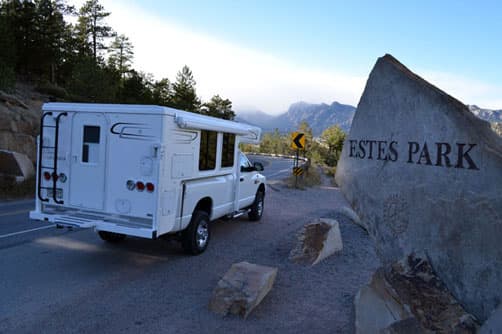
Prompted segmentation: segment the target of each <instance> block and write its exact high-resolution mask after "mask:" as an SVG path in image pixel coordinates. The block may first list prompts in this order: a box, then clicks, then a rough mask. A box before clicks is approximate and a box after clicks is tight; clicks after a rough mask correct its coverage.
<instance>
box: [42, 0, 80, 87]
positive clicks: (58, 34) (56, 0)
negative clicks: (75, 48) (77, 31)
mask: <svg viewBox="0 0 502 334" xmlns="http://www.w3.org/2000/svg"><path fill="white" fill-rule="evenodd" d="M35 6H36V16H35V26H36V32H35V36H34V37H35V39H34V43H33V47H34V52H35V54H36V55H37V61H36V64H33V69H34V71H35V72H37V73H38V74H39V76H40V78H42V79H47V80H49V81H50V82H52V83H55V82H56V73H57V70H58V67H59V65H61V63H62V62H63V61H64V58H63V54H64V50H65V47H66V45H65V43H66V37H67V29H68V27H67V25H66V22H65V21H64V16H63V15H64V13H68V12H71V10H72V7H68V6H66V5H65V3H64V2H63V1H61V0H36V1H35Z"/></svg>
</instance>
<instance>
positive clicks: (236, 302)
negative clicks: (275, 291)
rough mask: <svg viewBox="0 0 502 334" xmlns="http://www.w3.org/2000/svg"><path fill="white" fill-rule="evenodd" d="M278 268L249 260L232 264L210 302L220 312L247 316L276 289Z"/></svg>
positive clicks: (211, 306)
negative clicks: (273, 287) (274, 286)
mask: <svg viewBox="0 0 502 334" xmlns="http://www.w3.org/2000/svg"><path fill="white" fill-rule="evenodd" d="M276 276H277V268H273V267H267V266H261V265H257V264H252V263H248V262H239V263H235V264H233V265H232V267H231V268H230V270H228V271H227V273H226V274H225V276H223V278H222V279H221V280H220V281H219V282H218V285H217V286H216V288H215V289H214V291H213V296H212V298H211V301H210V302H209V309H210V310H211V311H213V312H215V313H217V314H221V315H227V314H228V313H232V314H238V315H240V316H242V317H244V318H246V317H247V316H248V315H249V313H251V311H252V310H253V309H254V308H255V307H256V306H258V304H259V303H260V302H261V301H262V300H263V298H265V296H266V295H267V294H268V292H269V291H270V290H271V289H272V286H273V284H274V281H275V278H276Z"/></svg>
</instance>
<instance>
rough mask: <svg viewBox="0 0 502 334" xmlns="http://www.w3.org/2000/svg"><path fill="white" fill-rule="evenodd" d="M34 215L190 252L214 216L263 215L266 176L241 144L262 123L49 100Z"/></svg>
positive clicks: (107, 236) (197, 248)
mask: <svg viewBox="0 0 502 334" xmlns="http://www.w3.org/2000/svg"><path fill="white" fill-rule="evenodd" d="M42 109H43V116H42V120H41V125H40V136H39V139H38V168H37V190H36V191H37V198H36V208H35V210H33V211H31V212H30V218H32V219H37V220H45V221H50V222H53V223H55V224H58V225H63V226H77V227H82V228H91V227H92V228H94V229H95V230H96V231H97V232H98V234H99V236H100V237H101V238H102V239H104V240H106V241H109V242H118V241H120V240H122V239H124V238H125V236H126V235H131V236H137V237H144V238H151V239H156V238H158V237H160V236H163V235H167V234H176V235H178V236H180V237H181V241H182V245H183V247H184V249H185V250H186V251H187V252H189V253H191V254H199V253H201V252H203V251H204V250H205V249H206V247H207V245H208V243H209V240H210V236H211V234H210V224H209V223H210V221H212V220H215V219H217V218H221V217H237V216H240V215H243V214H247V215H248V217H249V219H250V220H259V219H260V218H261V216H262V214H263V208H264V199H265V177H264V176H263V175H261V174H260V173H259V172H260V171H262V170H263V165H261V164H260V163H255V164H251V163H250V162H249V160H248V159H247V158H246V156H245V155H244V154H243V153H241V152H239V149H238V147H239V143H241V142H246V143H258V142H259V140H260V134H261V129H259V128H257V127H253V126H250V125H246V124H242V123H237V122H232V121H227V120H222V119H217V118H213V117H207V116H202V115H198V114H194V113H189V112H185V111H180V110H176V109H172V108H167V107H160V106H142V105H112V104H82V103H46V104H44V105H43V108H42Z"/></svg>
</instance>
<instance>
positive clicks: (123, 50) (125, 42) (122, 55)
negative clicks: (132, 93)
mask: <svg viewBox="0 0 502 334" xmlns="http://www.w3.org/2000/svg"><path fill="white" fill-rule="evenodd" d="M108 52H109V53H110V56H109V58H108V63H109V64H110V66H111V67H113V68H115V69H116V70H117V71H118V72H119V74H120V77H121V78H122V80H123V79H124V76H125V74H126V73H127V72H129V71H130V69H131V62H132V59H133V57H134V51H133V46H132V43H131V42H130V41H129V38H127V37H126V36H125V35H120V36H116V37H115V39H114V40H113V42H112V44H111V45H110V47H109V49H108Z"/></svg>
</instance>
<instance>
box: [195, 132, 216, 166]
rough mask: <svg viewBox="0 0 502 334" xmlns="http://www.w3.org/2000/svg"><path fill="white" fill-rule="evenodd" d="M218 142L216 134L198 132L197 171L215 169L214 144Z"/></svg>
mask: <svg viewBox="0 0 502 334" xmlns="http://www.w3.org/2000/svg"><path fill="white" fill-rule="evenodd" d="M217 140H218V136H217V132H215V131H205V130H202V131H201V132H200V149H199V170H213V169H215V168H216V143H217Z"/></svg>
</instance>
